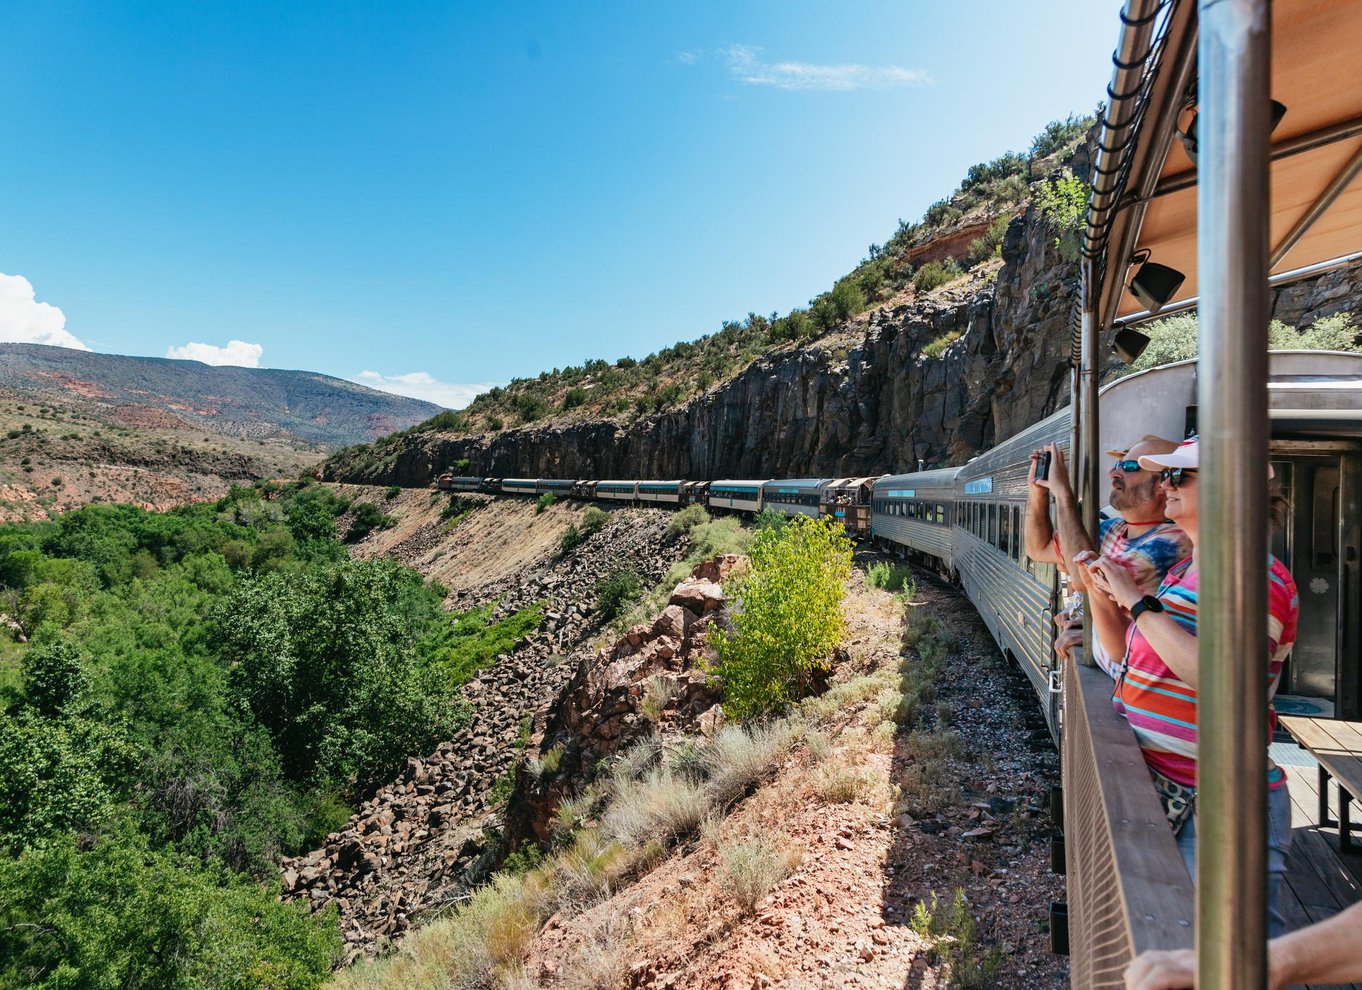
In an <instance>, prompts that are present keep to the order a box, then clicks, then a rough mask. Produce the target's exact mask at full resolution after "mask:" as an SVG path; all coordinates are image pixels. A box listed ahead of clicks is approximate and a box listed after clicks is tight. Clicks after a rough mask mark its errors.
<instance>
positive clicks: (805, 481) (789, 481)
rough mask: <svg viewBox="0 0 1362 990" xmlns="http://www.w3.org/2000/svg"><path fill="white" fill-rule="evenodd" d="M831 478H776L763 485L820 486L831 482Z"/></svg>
mask: <svg viewBox="0 0 1362 990" xmlns="http://www.w3.org/2000/svg"><path fill="white" fill-rule="evenodd" d="M832 480H833V479H831V478H777V479H775V480H773V481H768V482H766V484H765V487H767V488H770V487H772V486H777V487H781V486H783V487H785V488H822V487H824V486H825V485H830V484H832Z"/></svg>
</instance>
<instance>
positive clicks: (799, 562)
mask: <svg viewBox="0 0 1362 990" xmlns="http://www.w3.org/2000/svg"><path fill="white" fill-rule="evenodd" d="M851 553H852V547H851V542H850V541H849V540H848V539H847V538H846V536H845V535H844V534H843V533H842V531H841V528H840V527H839V526H838V525H836V523H835V521H833V520H820V521H815V520H812V519H809V518H807V517H805V516H798V517H796V518H795V519H793V520H791V522H790V523H789V524H788V525H786V526H785V527H783V528H782V529H780V530H767V531H766V532H764V533H759V534H757V536H756V537H755V538H754V539H753V541H752V543H751V545H750V546H749V547H748V557H749V559H750V561H751V567H750V568H749V569H748V570H747V571H745V572H744V573H743V574H742V575H740V576H739V577H737V578H736V579H731V580H730V582H729V584H730V588H729V589H728V590H729V594H730V597H731V598H732V599H733V600H734V601H736V602H738V603H739V608H738V611H737V613H736V614H735V615H734V616H733V631H732V633H731V634H725V633H723V632H720V633H719V634H718V635H717V637H716V642H715V648H716V650H717V652H718V656H719V665H718V669H717V672H718V674H719V677H720V679H721V681H722V683H723V689H724V709H725V711H726V712H728V714H729V715H730V716H731V717H734V718H739V719H745V718H750V717H753V716H757V715H762V714H765V713H769V712H773V711H778V710H780V709H782V708H784V707H785V706H786V705H787V704H788V703H789V702H790V701H791V700H792V699H794V698H795V697H797V696H799V695H801V694H803V693H805V691H806V690H807V688H808V687H809V686H810V684H811V683H812V679H813V675H814V673H815V672H816V671H817V670H819V669H823V668H825V665H826V664H827V662H828V657H829V655H830V654H831V652H832V650H833V648H834V647H835V646H836V645H837V644H838V642H839V641H840V639H841V635H842V630H843V628H844V625H845V618H844V616H843V614H842V601H843V599H844V598H845V597H846V582H847V579H848V578H849V577H850V575H851Z"/></svg>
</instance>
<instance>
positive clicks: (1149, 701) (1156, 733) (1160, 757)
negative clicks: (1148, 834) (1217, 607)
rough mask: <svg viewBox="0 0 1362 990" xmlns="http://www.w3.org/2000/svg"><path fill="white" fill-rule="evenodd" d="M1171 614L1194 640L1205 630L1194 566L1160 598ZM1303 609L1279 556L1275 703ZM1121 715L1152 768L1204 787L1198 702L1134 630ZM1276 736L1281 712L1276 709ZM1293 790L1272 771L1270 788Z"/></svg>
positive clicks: (1271, 584)
mask: <svg viewBox="0 0 1362 990" xmlns="http://www.w3.org/2000/svg"><path fill="white" fill-rule="evenodd" d="M1156 597H1157V598H1158V599H1159V601H1161V602H1162V603H1163V607H1164V611H1165V613H1166V614H1167V615H1169V616H1171V617H1172V618H1173V620H1174V621H1175V622H1177V624H1178V625H1179V626H1181V627H1182V628H1183V629H1185V630H1186V631H1187V632H1189V633H1191V634H1192V635H1193V636H1195V635H1196V629H1197V572H1196V570H1195V569H1194V568H1193V567H1192V562H1191V560H1190V559H1189V560H1187V561H1185V562H1184V563H1183V564H1180V565H1178V566H1177V567H1175V568H1173V569H1172V570H1171V571H1169V572H1168V576H1167V577H1166V578H1164V582H1163V584H1161V585H1160V586H1159V590H1158V593H1157V596H1156ZM1299 611H1300V602H1299V599H1298V598H1297V596H1296V583H1295V582H1294V581H1292V580H1291V574H1290V572H1289V571H1287V569H1286V568H1285V567H1284V566H1283V565H1282V563H1281V561H1279V560H1277V558H1275V557H1271V558H1269V564H1268V619H1267V638H1268V656H1267V676H1268V685H1269V687H1268V692H1269V698H1270V697H1271V695H1272V693H1275V691H1276V688H1277V680H1278V678H1280V677H1281V673H1282V665H1283V663H1285V661H1286V655H1287V654H1288V653H1290V652H1291V647H1292V645H1294V644H1295V642H1296V618H1297V615H1298V614H1299ZM1112 703H1113V704H1114V705H1115V706H1116V710H1117V711H1118V712H1121V713H1122V714H1124V715H1125V717H1126V720H1127V721H1128V722H1129V723H1130V727H1131V728H1132V729H1133V730H1134V731H1135V738H1136V739H1137V740H1138V741H1139V743H1140V749H1142V750H1143V751H1144V758H1145V762H1146V763H1148V764H1149V766H1150V768H1151V769H1153V770H1156V771H1158V772H1159V773H1161V774H1163V775H1164V776H1165V777H1168V778H1169V779H1171V780H1174V781H1176V782H1177V783H1179V784H1182V785H1184V786H1186V787H1195V786H1196V758H1197V697H1196V689H1195V688H1193V687H1192V686H1191V685H1189V684H1187V683H1186V682H1185V681H1183V680H1182V679H1181V678H1179V677H1178V676H1177V675H1176V674H1174V673H1173V671H1172V670H1170V669H1169V668H1168V666H1167V665H1166V664H1165V663H1164V662H1163V661H1162V660H1161V659H1159V655H1158V654H1157V653H1156V652H1154V648H1153V647H1152V646H1150V645H1149V641H1148V640H1147V639H1145V638H1144V634H1143V633H1141V632H1140V629H1139V625H1138V624H1137V623H1132V624H1131V626H1130V630H1129V631H1128V632H1127V634H1126V659H1125V664H1124V669H1123V671H1122V674H1121V678H1120V680H1118V681H1117V683H1116V693H1115V694H1114V695H1113V696H1112ZM1268 721H1269V723H1270V724H1269V733H1270V732H1271V728H1272V724H1274V723H1275V721H1276V713H1275V712H1273V710H1272V705H1271V701H1269V702H1268ZM1284 783H1285V776H1284V775H1283V773H1282V771H1281V769H1280V768H1279V767H1277V766H1275V765H1271V766H1270V769H1269V771H1268V786H1269V787H1270V788H1276V787H1280V786H1282V785H1283V784H1284Z"/></svg>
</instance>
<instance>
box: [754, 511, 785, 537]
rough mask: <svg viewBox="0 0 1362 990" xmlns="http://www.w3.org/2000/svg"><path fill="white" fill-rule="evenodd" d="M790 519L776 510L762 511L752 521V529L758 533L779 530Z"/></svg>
mask: <svg viewBox="0 0 1362 990" xmlns="http://www.w3.org/2000/svg"><path fill="white" fill-rule="evenodd" d="M789 521H790V517H789V516H787V515H786V514H785V513H783V512H780V511H778V510H776V509H762V510H761V511H760V512H758V513H757V514H756V516H754V517H753V519H752V528H753V529H755V530H756V531H757V532H758V533H760V532H762V531H764V530H768V529H780V528H781V527H782V526H784V525H785V524H786V523H787V522H789Z"/></svg>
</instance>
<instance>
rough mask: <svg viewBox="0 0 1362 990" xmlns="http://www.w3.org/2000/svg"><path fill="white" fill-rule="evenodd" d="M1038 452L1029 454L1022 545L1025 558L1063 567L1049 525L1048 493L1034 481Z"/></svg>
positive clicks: (1053, 534) (1053, 533) (1041, 485)
mask: <svg viewBox="0 0 1362 990" xmlns="http://www.w3.org/2000/svg"><path fill="white" fill-rule="evenodd" d="M1039 455H1040V451H1038V450H1033V451H1032V452H1031V470H1030V472H1029V473H1028V474H1027V476H1026V515H1025V516H1024V518H1023V519H1022V545H1023V546H1024V547H1026V556H1028V557H1030V558H1031V559H1032V560H1034V561H1037V562H1038V563H1042V564H1058V565H1059V566H1060V567H1063V566H1064V561H1062V560H1060V558H1059V551H1057V550H1056V549H1055V531H1054V528H1053V527H1052V526H1051V525H1050V492H1049V489H1047V488H1046V487H1045V485H1043V484H1042V483H1041V482H1038V481H1036V459H1037V457H1038V456H1039Z"/></svg>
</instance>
